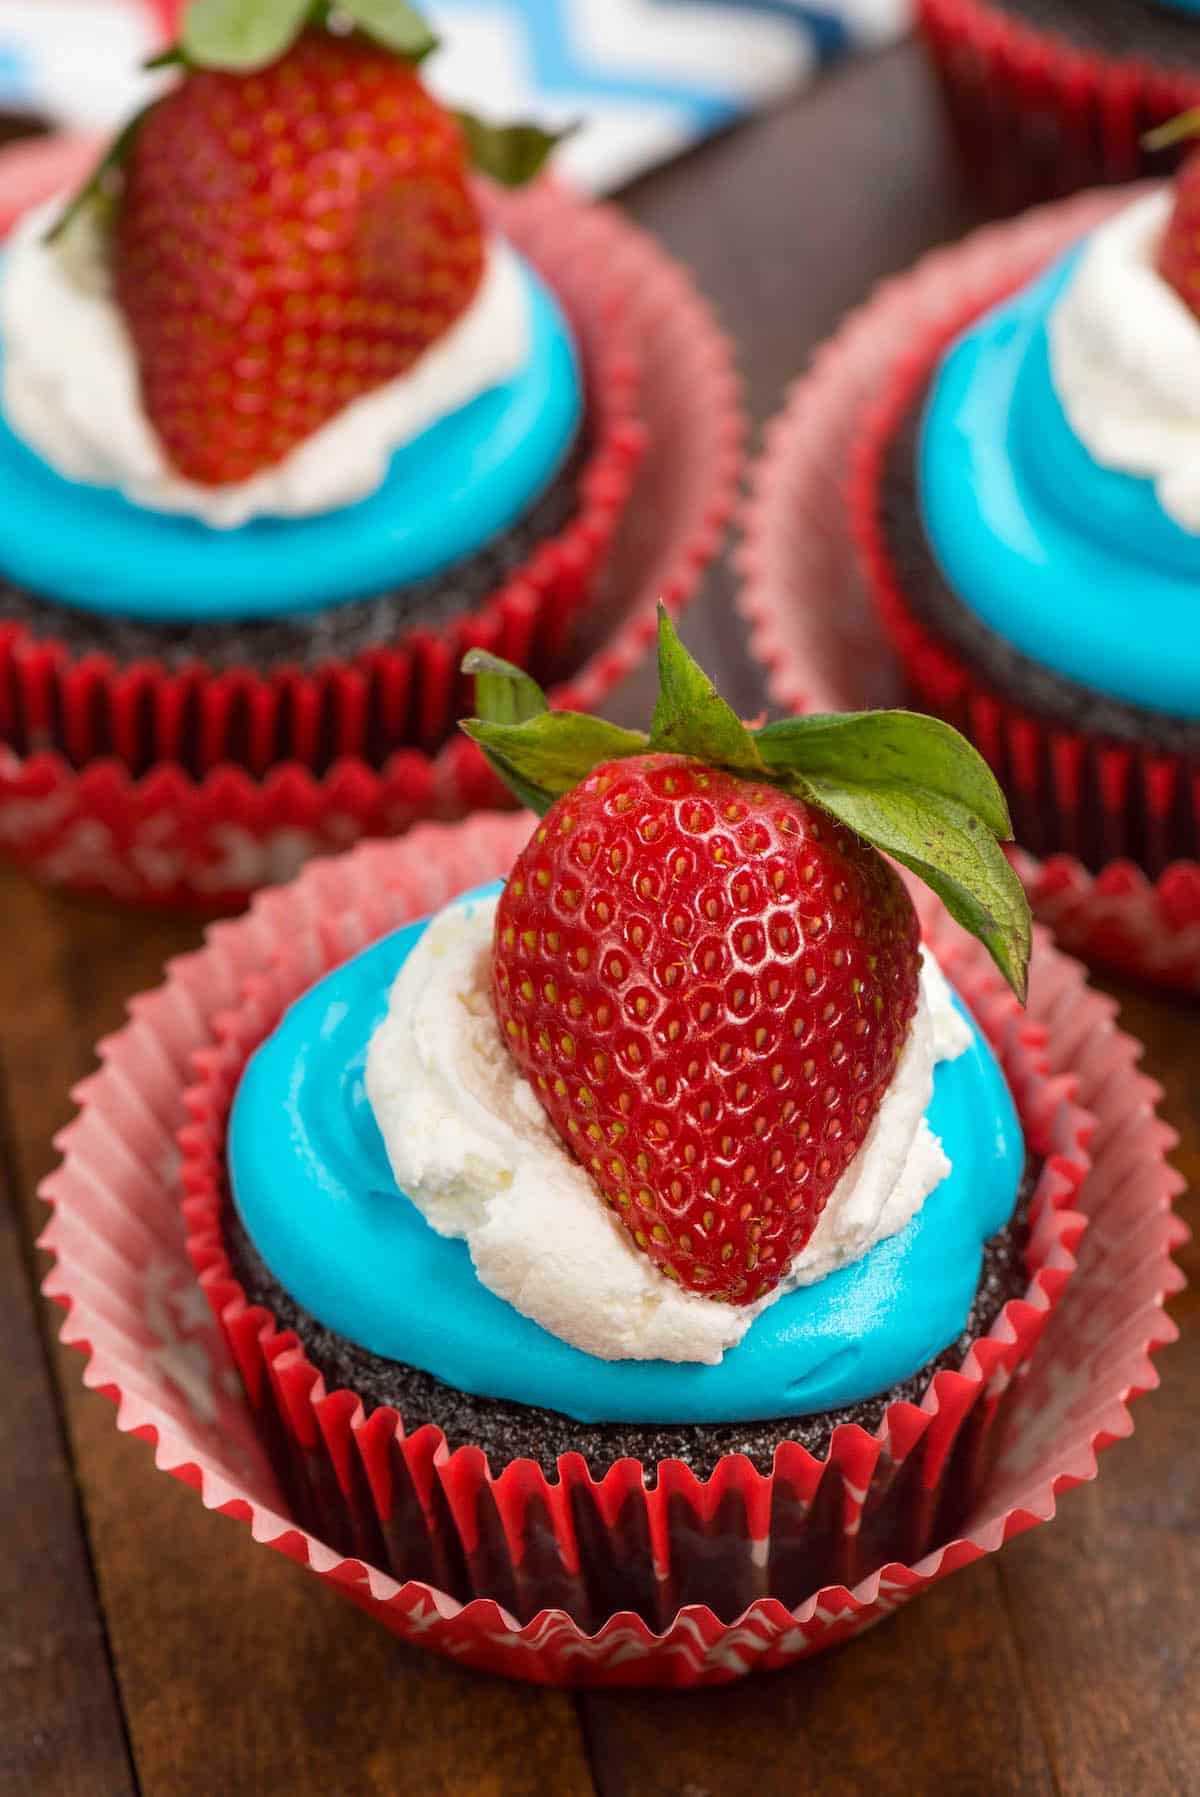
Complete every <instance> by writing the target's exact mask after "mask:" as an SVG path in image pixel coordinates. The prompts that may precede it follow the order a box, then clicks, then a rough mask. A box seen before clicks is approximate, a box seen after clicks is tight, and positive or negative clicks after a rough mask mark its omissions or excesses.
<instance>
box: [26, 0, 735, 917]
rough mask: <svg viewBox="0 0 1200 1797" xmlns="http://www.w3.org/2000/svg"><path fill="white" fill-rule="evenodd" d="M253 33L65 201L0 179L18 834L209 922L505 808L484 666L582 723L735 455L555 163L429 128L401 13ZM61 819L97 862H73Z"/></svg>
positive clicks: (184, 64)
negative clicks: (249, 899)
mask: <svg viewBox="0 0 1200 1797" xmlns="http://www.w3.org/2000/svg"><path fill="white" fill-rule="evenodd" d="M243 10H244V11H245V12H246V13H247V14H248V15H249V17H250V21H251V24H252V25H253V26H254V32H253V33H252V34H251V36H250V37H249V38H246V37H244V36H241V35H239V33H238V32H234V33H233V34H232V35H230V36H229V37H228V39H227V38H226V37H225V36H223V35H222V25H221V20H222V17H223V9H221V8H219V7H218V8H207V9H206V8H205V7H204V6H203V5H202V6H200V7H198V8H193V9H191V11H190V12H189V13H188V15H187V20H186V24H185V30H184V36H183V38H182V40H181V42H180V44H179V45H178V46H177V47H176V49H175V50H174V52H172V53H170V54H169V55H168V57H167V58H166V66H167V69H168V75H167V82H168V85H167V89H166V92H165V93H164V94H162V95H161V96H160V97H158V98H154V99H152V100H151V101H150V102H149V103H148V105H147V107H146V109H145V110H143V111H142V112H140V113H137V114H135V115H134V117H133V121H132V122H131V124H130V125H129V126H128V127H127V128H126V129H125V130H124V131H122V133H121V134H120V136H119V137H118V138H117V139H116V140H115V141H114V143H113V144H112V146H111V147H110V149H109V150H108V151H106V152H105V153H104V155H103V156H102V158H101V159H100V161H99V164H98V166H97V167H96V168H95V170H94V172H93V173H92V175H91V177H90V179H88V180H81V181H80V182H79V183H78V184H77V185H76V186H75V190H74V194H73V196H71V195H64V194H63V193H62V192H61V191H59V192H57V193H55V194H54V195H53V197H51V198H49V199H47V200H46V203H45V204H42V205H37V204H34V205H30V204H28V202H29V201H30V200H31V199H37V198H39V197H41V196H40V195H39V194H38V187H39V175H38V162H37V156H38V152H37V150H29V149H21V150H19V151H15V152H12V153H11V154H12V155H13V156H14V158H15V161H14V162H13V164H12V169H13V181H12V184H11V191H10V192H8V193H7V194H6V193H5V181H4V169H3V167H2V166H0V205H3V207H4V211H5V214H6V222H7V223H9V224H11V225H12V227H13V229H12V233H11V237H10V240H9V245H8V249H7V254H6V263H5V275H4V285H3V297H2V309H0V332H2V335H3V353H4V364H3V369H4V380H3V402H2V414H3V415H2V418H0V465H2V478H3V481H4V486H5V492H6V496H7V497H8V499H9V503H8V504H7V505H6V508H5V521H4V525H3V527H2V528H0V576H2V580H0V738H2V740H3V743H4V745H5V747H6V749H7V751H8V758H7V765H6V774H7V785H8V795H9V797H10V799H11V804H10V815H9V827H8V828H6V830H5V832H4V833H5V837H6V839H7V840H8V842H9V843H10V845H11V847H12V848H13V849H14V850H15V852H16V853H18V854H20V855H25V856H26V857H27V858H28V859H30V860H31V861H33V862H35V863H39V864H41V865H43V866H44V867H47V868H48V869H49V871H51V872H58V873H60V874H62V873H65V874H66V877H74V878H78V879H80V880H81V882H82V883H85V884H95V885H99V886H102V887H105V888H107V889H109V890H114V891H116V892H118V893H121V894H125V895H128V896H135V897H155V898H159V899H162V900H164V901H175V900H179V899H181V898H182V899H187V898H192V897H199V898H200V899H201V900H202V901H203V902H205V903H213V904H224V903H228V902H230V901H232V900H236V899H237V898H238V897H240V896H241V895H242V894H244V892H245V890H246V889H247V888H248V887H250V886H252V885H253V884H255V883H257V880H258V879H259V878H262V877H270V876H271V874H272V873H277V872H278V871H280V869H279V865H278V860H277V858H276V857H274V856H273V852H272V848H271V841H272V838H274V839H275V840H276V841H278V840H279V838H280V836H281V834H283V835H286V836H287V838H288V840H289V841H290V842H291V843H292V844H293V845H295V844H299V843H304V844H306V846H310V847H320V846H334V845H338V844H344V843H345V842H346V841H348V840H351V839H352V838H353V837H354V836H356V835H359V834H362V833H365V832H382V831H391V830H395V829H396V828H401V827H404V825H405V824H407V823H408V822H411V821H412V820H413V818H414V817H417V816H420V815H430V814H436V815H446V814H452V813H453V812H454V811H455V810H456V809H460V808H462V806H463V805H465V804H469V803H471V802H486V801H487V800H489V799H492V800H495V799H497V798H498V796H499V795H498V792H497V789H496V788H495V787H494V786H493V785H491V784H490V783H489V782H488V781H487V779H486V778H485V774H484V769H483V767H482V764H481V763H480V762H479V761H478V758H477V757H475V756H474V754H473V752H471V751H470V750H469V746H468V748H467V749H465V750H464V748H463V747H462V746H457V745H456V746H454V747H451V746H450V744H449V739H450V738H451V735H452V732H453V726H454V720H455V717H456V715H457V711H458V707H459V704H460V701H461V697H462V689H461V685H460V682H459V678H458V673H457V669H458V664H459V662H460V660H461V657H462V654H463V652H464V651H465V649H466V648H468V647H472V646H475V647H482V648H486V649H490V650H493V651H494V652H497V653H501V654H504V655H507V656H515V657H517V658H519V659H521V660H522V661H525V662H528V663H529V664H530V665H531V666H533V667H536V668H537V669H538V671H539V674H540V676H541V678H542V679H544V680H545V681H547V682H549V683H550V684H551V685H552V686H553V685H555V684H561V683H562V682H563V681H564V680H565V679H567V678H568V677H571V676H580V677H581V679H582V686H583V690H584V692H585V694H586V696H587V697H588V698H589V699H592V698H595V697H596V696H598V694H599V691H600V690H601V689H602V688H603V686H604V685H605V684H606V683H611V682H612V681H614V680H615V679H616V678H618V677H619V675H620V673H621V672H622V671H623V670H624V669H625V667H626V666H628V665H629V663H630V662H631V661H632V660H633V659H635V658H636V656H637V654H638V653H639V652H640V650H641V647H642V645H643V642H644V639H645V630H646V628H647V623H648V620H647V618H646V617H644V616H643V615H642V613H643V611H644V609H645V606H646V604H647V603H648V602H649V601H650V600H651V598H652V597H653V596H654V595H656V594H657V593H658V592H660V591H665V593H666V596H667V598H668V600H669V602H670V603H671V604H672V605H673V606H675V607H678V606H679V605H680V604H682V603H683V601H684V600H685V599H686V598H687V597H688V596H689V595H690V593H691V591H692V589H693V587H694V585H695V582H696V580H697V578H698V575H699V572H700V570H701V568H702V566H703V564H704V562H705V560H706V559H707V558H708V556H709V555H710V554H711V553H712V552H713V550H714V548H715V546H716V541H717V538H718V534H719V527H720V524H721V522H722V520H723V517H724V514H725V511H726V509H727V506H728V502H729V497H730V491H731V486H732V481H733V478H734V474H735V470H736V451H737V441H738V431H739V421H738V412H737V397H736V388H735V385H734V380H733V376H732V373H731V368H730V361H729V356H728V353H727V351H726V348H725V346H724V343H723V341H722V340H721V338H720V337H719V335H718V334H717V332H716V331H715V329H714V327H713V325H712V321H711V319H710V317H709V316H708V314H707V311H706V309H705V308H704V306H703V303H702V302H700V301H699V300H698V299H697V298H696V296H695V295H694V294H693V293H692V292H691V291H690V290H689V289H688V288H687V285H686V283H685V282H684V281H683V280H682V279H681V278H680V276H679V275H678V274H677V272H676V271H675V270H674V269H673V268H672V267H671V265H670V264H669V263H668V261H667V259H666V258H665V257H663V256H662V255H661V254H660V253H659V252H658V251H657V250H656V249H655V248H654V246H653V245H652V244H650V243H649V242H648V241H647V240H646V239H644V238H643V237H642V236H641V235H640V234H638V233H636V232H634V231H633V230H631V229H629V228H628V227H626V226H625V225H623V223H622V222H621V221H620V220H619V219H618V218H617V217H615V216H614V215H612V214H610V213H607V212H605V211H603V210H601V209H599V208H596V207H593V206H589V205H588V204H586V203H584V202H580V201H576V200H574V199H572V198H571V197H570V196H569V195H568V194H567V193H566V192H565V190H561V189H558V188H555V187H553V186H550V185H549V184H546V183H537V184H535V185H534V186H532V187H529V188H526V187H525V183H526V182H528V181H530V180H531V178H532V177H534V176H535V175H536V174H537V172H538V170H539V169H540V167H541V164H542V162H543V161H544V159H545V156H546V155H547V153H548V152H549V150H550V149H551V148H552V147H553V138H552V137H551V136H549V135H547V134H544V133H542V132H540V131H539V130H538V129H537V128H536V127H533V126H529V125H524V126H516V127H514V128H512V129H504V128H498V127H495V126H493V125H490V124H488V125H483V124H480V123H479V122H478V121H476V120H474V119H473V118H471V117H469V116H468V115H464V114H451V113H450V112H449V111H448V110H446V109H445V108H444V107H443V106H442V105H441V104H440V103H439V102H437V101H435V100H434V99H432V98H431V97H430V95H429V94H428V92H427V91H426V89H425V88H424V86H423V84H422V81H421V76H420V73H419V64H420V62H421V61H422V60H423V58H424V55H425V54H426V53H427V52H428V51H429V49H430V48H431V47H432V45H433V39H432V36H431V34H429V33H428V31H426V30H425V28H424V26H423V25H422V24H421V23H420V21H419V20H418V21H416V23H415V24H413V23H412V17H413V15H412V14H411V9H400V16H401V17H404V18H407V19H408V20H409V23H408V24H406V25H405V26H404V29H403V30H402V31H400V30H398V31H397V32H393V31H392V29H391V26H390V25H389V24H388V23H387V21H386V18H385V22H384V23H383V24H382V25H381V24H379V22H378V21H379V16H380V15H379V9H378V8H369V7H368V8H366V9H365V10H364V13H363V20H364V22H363V24H362V25H361V26H356V27H355V28H354V29H353V30H349V31H344V30H340V29H339V30H338V31H334V30H333V29H332V28H329V29H325V28H315V29H314V28H310V29H306V30H304V31H302V32H301V33H300V34H299V36H296V37H294V39H289V37H287V36H286V35H284V36H281V35H280V33H279V31H278V29H277V27H276V24H275V22H274V21H275V17H276V15H275V10H274V9H272V8H270V7H267V6H264V7H263V8H262V9H261V16H260V17H257V18H256V16H255V13H254V7H253V5H248V7H247V8H246V9H243ZM385 13H386V9H385ZM354 16H355V9H354V7H353V6H351V7H350V8H348V9H347V12H346V19H347V22H348V23H350V24H353V22H354ZM387 17H390V15H387ZM244 23H245V21H244V20H241V21H240V22H239V32H240V30H241V27H242V26H243V25H244ZM44 154H45V157H46V164H45V179H46V185H47V186H53V187H54V188H58V189H60V190H61V187H62V155H61V152H60V151H59V150H57V149H54V150H50V149H47V150H46V151H45V153H44ZM83 155H84V152H83V151H82V150H81V152H80V160H81V163H82V160H83ZM88 158H89V161H91V162H95V154H94V152H88ZM472 164H474V165H475V166H476V167H477V168H479V167H482V168H484V169H486V171H487V173H488V174H489V175H490V176H491V177H492V178H493V179H492V180H491V181H490V182H488V183H486V184H484V185H481V184H479V183H478V181H477V180H476V178H475V177H474V176H473V175H472V174H471V165H472ZM181 169H182V170H184V171H185V177H184V178H181V177H180V173H179V171H180V170H181ZM518 189H521V191H517V190H518ZM635 479H636V480H637V483H638V484H637V486H636V490H635ZM650 621H651V622H652V620H650ZM18 804H20V805H23V806H24V807H25V815H27V817H28V820H29V827H28V828H27V829H24V828H22V827H21V825H20V823H19V822H17V821H15V819H16V813H15V811H14V810H13V806H15V805H18ZM64 817H65V818H67V819H69V820H70V821H71V822H72V824H77V823H79V822H80V821H81V820H84V821H86V820H87V819H89V818H90V819H91V820H92V821H94V822H96V823H98V824H99V825H100V826H101V828H102V829H103V830H104V832H105V833H106V837H107V839H108V841H109V843H110V846H111V853H110V854H109V856H108V860H107V863H105V864H102V865H91V866H88V865H87V860H88V858H87V857H86V856H85V857H84V858H83V860H84V865H83V867H82V868H81V869H79V870H78V871H76V870H75V869H73V868H71V867H70V866H69V865H64V862H63V860H62V858H61V856H58V849H59V847H60V846H61V839H62V830H63V823H64ZM230 832H233V834H232V835H230ZM222 833H223V834H222ZM258 845H265V847H264V849H263V852H262V853H261V854H259V853H258V852H257V847H258ZM56 857H57V859H56ZM292 864H293V865H294V855H293V858H292ZM260 870H261V871H260Z"/></svg>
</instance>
